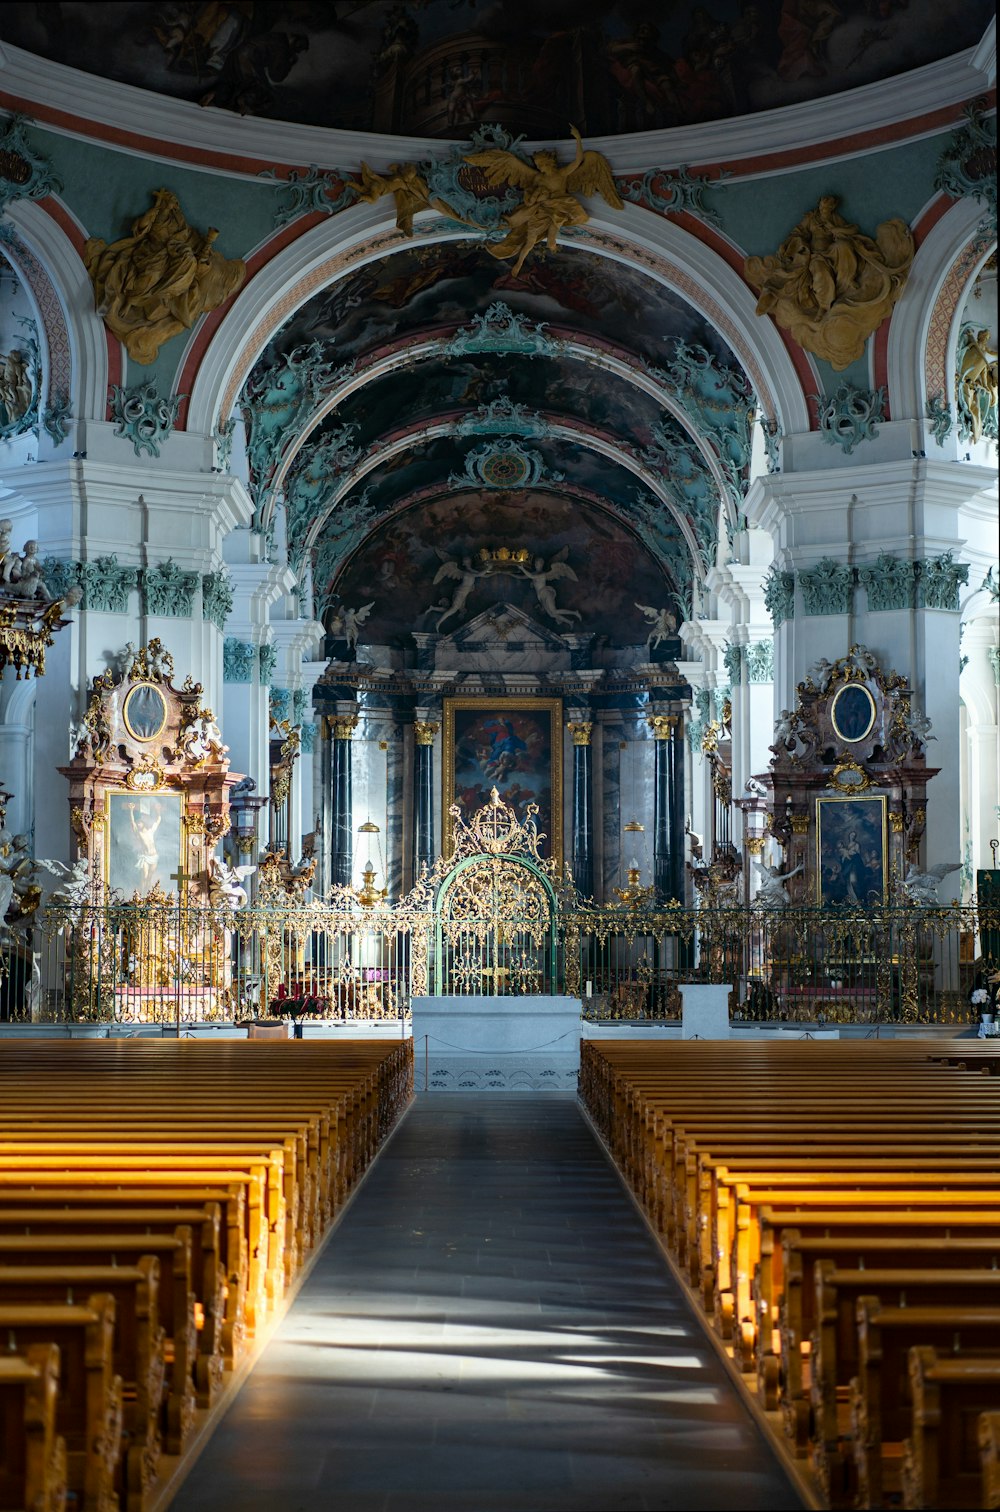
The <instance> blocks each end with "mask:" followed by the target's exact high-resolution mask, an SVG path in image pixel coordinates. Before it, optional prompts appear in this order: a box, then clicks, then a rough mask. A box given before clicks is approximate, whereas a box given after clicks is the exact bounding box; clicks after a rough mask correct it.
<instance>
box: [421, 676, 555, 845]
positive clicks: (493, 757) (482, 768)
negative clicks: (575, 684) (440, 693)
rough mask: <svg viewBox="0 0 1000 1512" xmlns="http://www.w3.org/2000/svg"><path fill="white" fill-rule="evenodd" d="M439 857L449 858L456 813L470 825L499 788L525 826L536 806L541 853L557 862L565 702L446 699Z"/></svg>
mask: <svg viewBox="0 0 1000 1512" xmlns="http://www.w3.org/2000/svg"><path fill="white" fill-rule="evenodd" d="M442 788H443V800H444V801H443V805H442V813H443V818H444V823H443V835H444V854H445V855H446V856H448V855H450V854H451V849H452V820H451V816H450V814H449V812H448V811H449V809H450V808H451V806H452V805H453V804H454V805H456V806H457V808H458V810H459V812H460V814H461V817H462V819H463V820H464V821H465V822H466V823H467V822H468V821H469V820H470V819H471V818H472V816H473V814H475V812H476V810H477V809H481V808H482V807H483V806H484V805H485V804H487V803H489V801H490V793H491V791H492V790H493V788H496V790H497V792H498V793H499V794H500V797H501V799H502V800H503V802H504V803H506V804H509V805H510V807H511V808H512V809H513V810H514V812H515V814H516V815H517V818H518V820H519V821H520V822H521V823H522V824H524V823H526V822H527V820H528V818H529V817H530V816H529V813H528V806H529V804H533V803H534V804H537V805H538V814H537V817H536V819H535V823H536V825H537V828H538V853H539V855H540V856H541V857H542V858H543V860H552V859H554V860H556V861H561V860H562V699H561V698H446V699H445V701H444V774H443V782H442Z"/></svg>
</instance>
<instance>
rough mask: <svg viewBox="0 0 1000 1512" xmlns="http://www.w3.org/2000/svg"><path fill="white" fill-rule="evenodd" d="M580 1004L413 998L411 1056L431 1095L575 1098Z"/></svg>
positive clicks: (419, 1079) (419, 1082) (523, 999)
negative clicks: (528, 1094)
mask: <svg viewBox="0 0 1000 1512" xmlns="http://www.w3.org/2000/svg"><path fill="white" fill-rule="evenodd" d="M581 1006H582V1005H581V1002H580V999H579V998H572V997H541V996H539V997H415V998H412V999H411V1011H412V1015H413V1054H414V1063H415V1070H416V1085H417V1087H418V1089H420V1090H425V1091H428V1092H471V1091H483V1092H575V1091H576V1086H577V1076H578V1073H579V1070H580V1030H581V1020H580V1011H581Z"/></svg>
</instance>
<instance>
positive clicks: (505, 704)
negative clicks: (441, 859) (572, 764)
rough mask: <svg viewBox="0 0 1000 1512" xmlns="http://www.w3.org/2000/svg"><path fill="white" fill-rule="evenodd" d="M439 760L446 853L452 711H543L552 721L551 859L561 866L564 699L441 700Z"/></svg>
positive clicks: (450, 839)
mask: <svg viewBox="0 0 1000 1512" xmlns="http://www.w3.org/2000/svg"><path fill="white" fill-rule="evenodd" d="M443 703H444V711H443V720H442V746H441V751H442V762H443V771H442V773H441V794H442V803H441V842H442V851H443V853H444V855H445V856H449V855H450V854H451V851H452V846H453V844H454V824H453V822H452V818H451V815H450V813H449V812H448V810H449V809H450V808H451V806H452V804H453V803H454V802H455V714H456V712H457V711H458V710H460V709H471V710H477V709H478V710H479V711H480V712H481V713H483V714H486V713H489V712H490V711H495V712H497V713H502V711H503V710H504V709H509V710H510V711H511V712H514V711H515V710H517V711H521V712H530V713H539V714H543V713H546V714H548V716H549V719H550V722H551V748H552V774H551V775H552V823H551V829H550V834H549V842H550V856H551V859H552V860H553V861H555V862H557V863H558V864H559V865H560V866H561V865H562V856H563V812H562V810H563V737H562V729H563V701H562V699H561V698H531V697H526V698H517V697H512V696H507V697H498V698H489V697H483V696H479V697H476V698H446V699H444V700H443Z"/></svg>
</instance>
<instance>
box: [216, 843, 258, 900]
mask: <svg viewBox="0 0 1000 1512" xmlns="http://www.w3.org/2000/svg"><path fill="white" fill-rule="evenodd" d="M256 870H257V868H256V866H227V865H226V863H225V861H220V860H219V859H218V857H216V856H213V857H212V865H211V871H210V872H209V878H208V901H209V902H210V903H211V904H213V905H214V906H215V907H216V908H221V907H226V908H233V909H236V908H245V907H246V905H247V903H248V901H249V898H248V895H247V890H246V888H245V887H244V886H243V882H244V880H245V879H246V878H247V877H252V876H253V874H254V872H255V871H256Z"/></svg>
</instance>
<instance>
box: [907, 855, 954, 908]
mask: <svg viewBox="0 0 1000 1512" xmlns="http://www.w3.org/2000/svg"><path fill="white" fill-rule="evenodd" d="M961 864H962V863H961V861H952V862H942V864H941V865H940V866H929V867H928V868H927V870H926V871H924V872H922V871H921V870H920V868H919V867H918V866H915V865H914V864H913V862H911V863H910V868H909V870H908V872H907V873H906V876H905V877H904V878H903V880H902V882H901V883H900V884H899V889H900V892H901V893H902V894H903V897H904V898H905V899H906V900H907V902H908V903H916V904H917V906H918V907H919V908H937V907H938V885H939V883H941V882H943V881H944V879H945V877H947V876H950V874H951V873H952V872H953V871H958V869H959V867H960V866H961Z"/></svg>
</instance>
